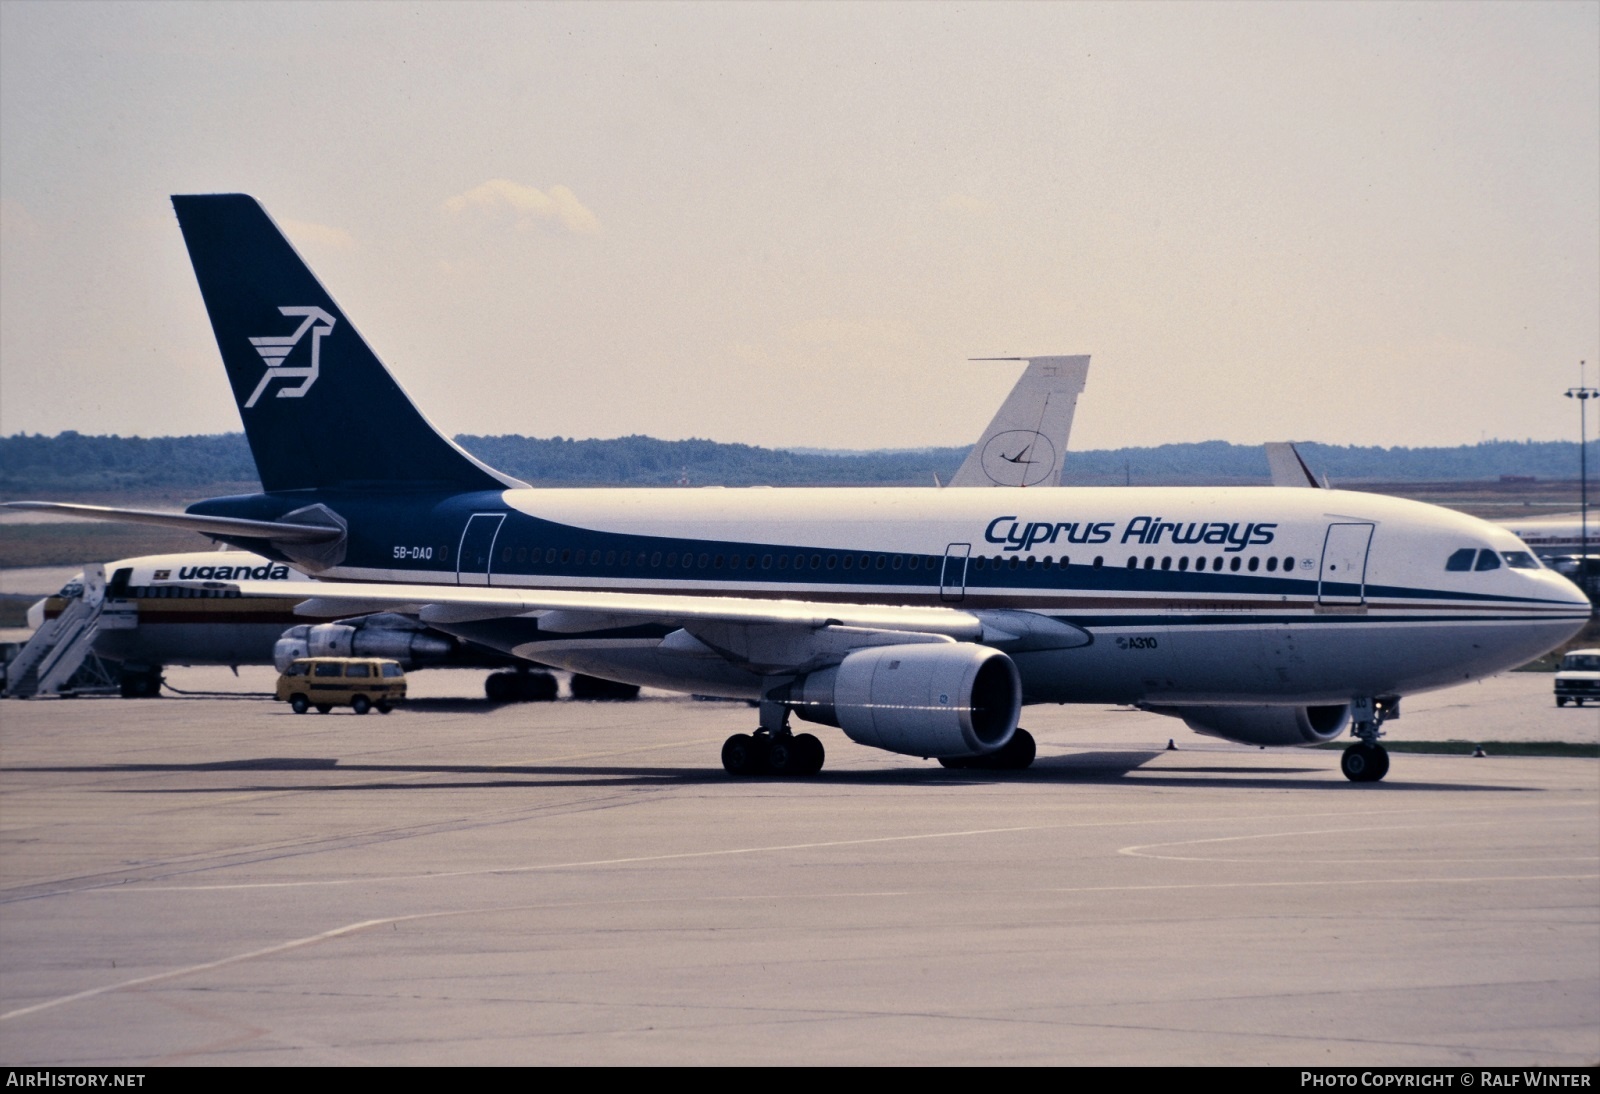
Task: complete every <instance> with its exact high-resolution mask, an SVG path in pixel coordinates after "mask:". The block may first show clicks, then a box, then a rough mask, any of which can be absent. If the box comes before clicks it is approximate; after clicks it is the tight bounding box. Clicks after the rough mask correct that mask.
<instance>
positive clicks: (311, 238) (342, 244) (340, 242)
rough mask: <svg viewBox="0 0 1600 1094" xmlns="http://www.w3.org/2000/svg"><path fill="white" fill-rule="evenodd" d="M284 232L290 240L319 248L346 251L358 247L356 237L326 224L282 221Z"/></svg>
mask: <svg viewBox="0 0 1600 1094" xmlns="http://www.w3.org/2000/svg"><path fill="white" fill-rule="evenodd" d="M279 223H281V224H282V225H283V230H284V231H285V232H287V233H288V234H289V238H290V239H293V240H297V241H298V242H300V243H310V244H313V245H315V246H319V247H337V248H338V249H340V250H344V249H346V248H349V247H354V246H355V245H356V237H355V236H353V235H351V234H350V233H349V232H347V231H345V230H344V229H343V228H331V227H329V226H328V225H326V224H317V223H316V222H314V221H310V220H288V219H285V220H282V221H280V222H279Z"/></svg>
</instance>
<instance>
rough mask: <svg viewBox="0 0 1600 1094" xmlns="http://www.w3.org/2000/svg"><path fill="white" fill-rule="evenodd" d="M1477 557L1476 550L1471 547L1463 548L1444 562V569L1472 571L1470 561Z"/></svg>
mask: <svg viewBox="0 0 1600 1094" xmlns="http://www.w3.org/2000/svg"><path fill="white" fill-rule="evenodd" d="M1477 557H1478V552H1477V551H1476V550H1474V549H1473V548H1471V547H1463V548H1461V550H1459V551H1457V552H1455V553H1454V554H1452V555H1451V556H1450V558H1449V559H1448V560H1446V562H1445V564H1444V568H1445V569H1446V570H1470V569H1472V560H1473V559H1475V558H1477Z"/></svg>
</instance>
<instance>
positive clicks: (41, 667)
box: [4, 341, 1089, 702]
mask: <svg viewBox="0 0 1600 1094" xmlns="http://www.w3.org/2000/svg"><path fill="white" fill-rule="evenodd" d="M268 344H269V345H270V346H271V347H272V353H273V354H274V355H276V356H277V359H278V360H279V361H280V362H281V361H282V359H283V358H284V357H286V356H287V353H288V350H289V349H292V348H293V346H292V342H291V343H290V344H289V345H285V344H284V341H277V342H269V343H268ZM279 350H282V351H283V352H282V353H281V354H279V353H278V351H279ZM986 360H1005V361H1021V362H1023V363H1024V365H1025V367H1024V369H1023V371H1022V375H1021V376H1019V377H1018V379H1017V382H1016V384H1015V385H1013V386H1012V389H1011V391H1010V393H1009V394H1008V395H1007V397H1006V399H1005V401H1004V402H1003V403H1002V404H1001V406H1000V409H999V410H998V411H997V412H996V413H995V416H994V418H993V419H992V420H991V421H990V422H989V425H988V428H986V429H985V430H984V432H983V434H982V436H980V437H979V438H978V443H977V444H975V445H973V447H972V448H971V450H970V451H969V452H968V453H967V457H966V459H965V461H964V462H963V463H962V465H961V467H960V469H959V470H958V471H957V472H956V475H955V476H954V478H953V479H952V485H966V486H1012V487H1022V486H1028V485H1037V484H1040V483H1048V484H1049V485H1058V484H1059V480H1060V477H1061V468H1062V460H1061V457H1062V455H1063V454H1064V453H1065V452H1066V450H1067V441H1068V436H1069V434H1070V433H1071V430H1072V414H1073V409H1074V407H1075V406H1076V405H1077V398H1078V396H1079V394H1081V393H1082V391H1083V387H1084V382H1085V380H1086V378H1087V376H1088V371H1089V358H1088V357H1012V358H987V359H986ZM264 375H265V374H264ZM247 405H248V401H247ZM1002 437H1003V438H1005V439H1006V440H1005V441H1004V442H1002V445H996V446H994V447H991V443H992V442H995V441H996V440H997V439H999V438H1002ZM1019 437H1025V438H1027V439H1026V441H1024V442H1022V443H1024V444H1026V446H1027V447H1028V448H1030V449H1034V450H1036V451H1037V452H1038V453H1039V458H1038V459H1037V460H1035V461H1033V465H1032V466H1031V467H1030V468H1029V473H1028V474H1027V475H1025V476H1023V475H1017V474H1015V473H1014V472H1012V471H1011V470H1009V469H1008V468H1007V466H1006V465H1005V464H1004V463H1002V464H1001V465H1000V466H999V467H993V466H992V464H993V459H994V457H993V452H994V451H997V450H998V449H999V448H1000V447H1002V446H1003V444H1004V443H1012V444H1015V443H1018V441H1017V439H1018V438H1019ZM986 468H987V469H986ZM991 471H992V472H993V473H991ZM935 483H936V484H937V478H936V479H935ZM270 563H271V560H269V559H267V558H264V557H262V556H260V555H256V554H251V553H249V552H244V551H195V552H184V553H177V554H166V555H146V556H141V557H138V558H126V559H119V560H118V561H115V562H108V563H105V564H104V565H101V566H98V567H96V566H89V567H87V568H85V570H84V571H83V572H80V573H78V574H77V575H75V576H74V577H73V578H72V579H71V580H69V581H68V582H67V583H66V585H65V586H64V587H63V588H62V589H61V590H60V592H58V593H57V594H56V595H54V596H49V597H45V598H43V599H41V600H40V601H38V602H37V603H35V604H34V605H33V607H32V608H31V609H30V610H29V613H28V621H29V625H30V626H31V627H33V628H34V633H33V637H32V638H31V639H30V640H29V641H28V643H27V644H26V645H25V646H24V647H23V648H22V649H21V650H20V651H19V654H18V656H17V658H16V660H15V662H14V663H13V664H12V665H8V666H7V667H6V670H5V675H4V684H5V689H4V690H5V694H6V695H8V696H10V697H13V698H31V697H33V696H35V695H48V694H55V693H61V692H73V693H78V692H82V691H84V690H103V689H106V688H109V687H116V688H117V689H118V690H119V691H120V692H121V694H122V696H123V697H124V698H127V699H142V698H150V697H153V696H155V695H158V694H159V693H160V691H161V686H162V683H163V679H164V676H163V673H164V669H165V667H166V666H167V665H232V666H235V667H237V666H239V665H255V664H267V663H273V664H276V666H277V667H278V669H279V670H280V671H281V670H282V669H284V668H286V667H287V666H288V664H289V662H290V661H292V660H294V659H295V658H297V657H308V656H310V657H316V656H356V657H386V658H391V659H393V660H395V661H398V662H400V664H401V665H402V666H403V667H405V668H406V669H408V670H411V669H418V668H422V667H425V666H428V667H442V666H449V667H482V666H491V667H500V666H509V667H511V668H512V669H513V670H514V671H510V672H504V671H502V672H495V673H491V674H490V675H489V676H488V677H487V678H486V679H485V681H484V692H485V694H486V695H487V696H488V698H489V699H491V700H492V701H495V702H514V701H527V700H534V701H539V700H549V699H554V698H555V697H556V694H557V691H558V687H557V684H556V681H555V678H554V677H553V676H551V675H550V674H549V673H548V672H544V671H543V670H542V667H540V666H536V665H534V664H533V663H532V662H530V661H525V660H522V659H521V658H518V657H515V656H513V655H510V654H505V653H496V652H494V651H492V650H487V649H484V648H483V647H480V646H474V645H472V644H471V643H467V642H462V641H461V640H459V639H457V638H455V637H453V636H451V635H448V634H445V633H444V632H442V631H438V630H435V629H434V628H432V627H429V626H428V625H427V624H425V623H422V622H421V621H419V620H417V619H415V618H412V617H410V616H404V615H400V614H398V613H394V612H377V613H373V614H369V615H363V616H357V617H353V618H349V619H341V620H337V621H334V622H324V623H306V622H304V621H302V620H300V619H298V618H296V617H295V615H294V613H293V607H292V605H291V604H289V603H286V602H285V601H284V600H282V599H280V598H277V597H246V596H241V595H239V593H238V591H237V590H217V589H201V588H195V587H193V585H192V583H193V582H194V581H197V580H199V581H212V580H223V579H227V578H232V577H235V576H241V575H242V576H250V577H256V578H267V577H270V579H272V580H283V581H308V580H310V579H309V578H307V577H306V576H305V575H304V574H301V573H300V572H299V571H298V570H294V569H291V568H289V567H286V566H283V565H281V564H279V565H271V564H270ZM569 686H570V688H571V691H572V697H573V698H575V699H608V700H615V699H632V698H635V697H637V696H638V694H639V689H638V687H637V686H634V685H631V684H620V683H617V682H616V681H612V680H605V679H602V678H600V677H597V676H590V675H588V674H586V673H573V674H572V677H571V682H570V685H569Z"/></svg>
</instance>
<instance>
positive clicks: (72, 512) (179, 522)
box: [0, 501, 345, 543]
mask: <svg viewBox="0 0 1600 1094" xmlns="http://www.w3.org/2000/svg"><path fill="white" fill-rule="evenodd" d="M0 504H3V505H4V506H5V508H7V509H20V510H23V511H24V512H33V513H65V514H66V515H68V516H73V517H81V518H82V519H84V520H105V521H115V522H119V523H123V524H150V525H154V526H156V527H158V528H182V529H184V530H185V531H189V532H199V533H200V534H201V535H208V536H235V537H239V538H244V539H265V540H271V541H273V542H275V543H328V542H331V541H333V540H336V539H340V538H342V537H343V536H344V534H345V532H344V529H343V528H336V527H330V526H328V525H324V524H289V523H285V522H281V521H275V520H243V519H241V518H238V517H206V516H200V515H198V514H195V513H163V512H160V511H158V510H155V509H113V508H111V507H109V506H105V505H76V504H73V503H72V502H65V501H8V502H0Z"/></svg>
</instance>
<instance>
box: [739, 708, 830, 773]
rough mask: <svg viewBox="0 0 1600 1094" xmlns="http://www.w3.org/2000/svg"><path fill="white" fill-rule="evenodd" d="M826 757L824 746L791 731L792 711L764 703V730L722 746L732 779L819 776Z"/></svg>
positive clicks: (762, 726) (819, 742) (741, 735)
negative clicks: (743, 777)
mask: <svg viewBox="0 0 1600 1094" xmlns="http://www.w3.org/2000/svg"><path fill="white" fill-rule="evenodd" d="M825 757H826V753H825V752H824V751H823V748H822V742H821V741H819V740H817V739H816V738H815V737H813V736H812V735H811V734H809V733H798V734H797V733H791V732H790V731H789V708H788V707H787V706H785V705H784V704H782V703H775V702H773V701H772V700H770V699H766V700H763V701H762V702H761V728H760V729H758V730H756V731H755V732H754V733H735V734H734V735H733V736H732V737H729V738H728V739H727V740H726V741H724V742H722V766H723V768H724V769H725V770H726V771H727V772H728V774H730V775H815V774H816V773H817V772H819V771H821V770H822V761H823V759H824V758H825Z"/></svg>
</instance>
